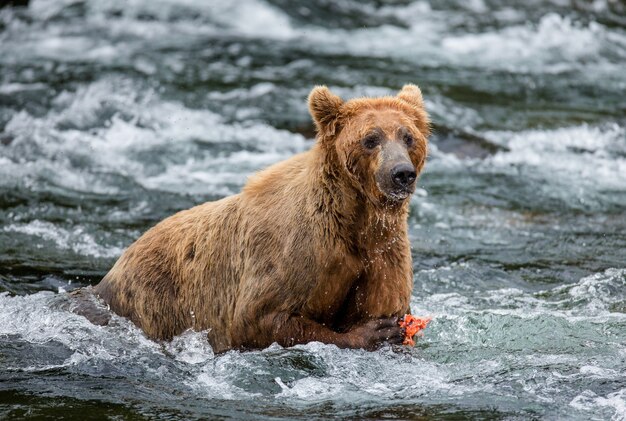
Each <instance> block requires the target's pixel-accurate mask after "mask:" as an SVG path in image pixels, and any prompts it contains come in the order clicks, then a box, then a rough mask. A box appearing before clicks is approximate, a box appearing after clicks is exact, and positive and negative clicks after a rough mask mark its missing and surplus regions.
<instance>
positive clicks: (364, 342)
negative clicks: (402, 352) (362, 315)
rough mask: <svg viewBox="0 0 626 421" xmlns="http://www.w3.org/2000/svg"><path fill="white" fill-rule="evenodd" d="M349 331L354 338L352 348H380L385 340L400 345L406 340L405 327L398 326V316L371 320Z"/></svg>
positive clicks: (370, 349) (369, 349)
mask: <svg viewBox="0 0 626 421" xmlns="http://www.w3.org/2000/svg"><path fill="white" fill-rule="evenodd" d="M348 333H349V335H350V337H351V339H352V348H362V349H366V350H368V351H372V350H375V349H377V348H380V346H381V345H382V344H384V343H385V342H387V343H390V344H398V345H400V344H402V341H403V340H404V329H403V328H401V327H400V326H398V318H397V317H387V318H381V319H374V320H370V321H368V322H366V323H364V324H362V325H359V326H356V327H355V328H353V329H351V330H350V331H349V332H348Z"/></svg>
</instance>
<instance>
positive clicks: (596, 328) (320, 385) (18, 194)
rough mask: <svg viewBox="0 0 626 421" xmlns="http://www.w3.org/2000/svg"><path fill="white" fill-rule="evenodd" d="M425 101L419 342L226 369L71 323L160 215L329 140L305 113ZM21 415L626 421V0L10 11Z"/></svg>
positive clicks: (196, 3)
mask: <svg viewBox="0 0 626 421" xmlns="http://www.w3.org/2000/svg"><path fill="white" fill-rule="evenodd" d="M407 82H413V83H418V84H419V85H420V86H421V87H422V89H423V92H424V95H425V98H426V102H427V107H428V109H429V111H430V113H431V115H432V119H433V122H434V125H435V134H434V135H433V137H432V142H431V154H430V159H429V162H428V164H427V168H426V171H425V173H424V174H423V176H422V177H421V179H420V181H419V189H418V192H417V193H416V195H415V197H413V199H412V202H411V215H410V235H411V238H412V244H413V257H414V274H415V289H414V292H413V299H412V303H411V306H412V309H413V312H414V313H416V314H430V315H433V316H434V318H435V319H434V321H433V322H432V324H431V327H429V328H428V330H427V331H426V335H425V337H424V338H423V339H422V340H421V341H420V342H419V344H418V345H417V346H416V347H415V348H413V349H406V348H404V349H401V350H392V349H390V348H384V349H382V350H380V351H378V352H374V353H368V352H362V351H353V350H339V349H337V348H335V347H334V346H325V345H321V344H316V343H313V344H309V345H306V346H299V347H296V348H292V349H281V348H279V347H274V348H270V349H267V350H264V351H260V352H249V353H239V352H231V353H227V354H226V355H223V356H220V357H215V356H214V355H213V353H212V351H211V349H210V347H209V346H208V345H207V343H206V341H205V340H204V334H203V333H187V334H185V335H182V336H181V337H179V338H176V339H175V340H174V341H173V342H172V343H169V344H158V343H155V342H152V341H149V340H147V339H146V338H145V337H144V336H143V335H142V333H141V332H140V331H139V330H138V329H136V328H135V327H134V326H133V325H132V324H130V323H128V322H127V321H125V320H123V319H115V320H114V322H113V323H112V325H111V326H108V327H97V326H93V325H91V324H90V323H89V322H87V321H86V320H85V319H83V318H81V317H80V316H76V315H73V314H71V313H69V312H67V311H65V310H63V308H62V307H63V304H64V302H65V301H66V297H65V295H64V294H63V291H69V290H71V289H74V288H76V287H80V286H86V285H89V284H94V283H96V282H98V281H99V279H100V278H101V277H102V276H103V275H104V273H106V271H107V270H108V269H109V268H110V266H111V265H112V264H113V262H114V261H115V259H116V258H117V257H118V256H119V255H120V253H121V252H122V250H123V249H124V248H125V247H126V246H127V245H129V244H130V243H131V242H132V241H133V240H134V239H135V238H137V237H138V236H139V235H140V234H141V233H142V232H143V231H145V230H146V229H147V228H148V227H150V226H151V225H153V224H155V223H156V222H157V221H159V220H161V219H162V218H164V217H166V216H168V215H170V214H172V213H174V212H176V211H178V210H180V209H184V208H188V207H190V206H192V205H194V204H197V203H200V202H203V201H206V200H213V199H216V198H220V197H223V196H225V195H229V194H233V193H236V192H238V191H239V189H240V188H241V186H242V185H243V184H244V183H245V181H246V178H247V176H248V175H249V174H250V173H252V172H253V171H255V170H257V169H259V168H263V167H265V166H267V165H269V164H271V163H274V162H276V161H279V160H281V159H284V158H287V157H289V156H291V155H293V154H294V153H296V152H299V151H302V150H306V149H307V148H309V147H310V145H311V142H312V140H311V137H312V125H311V123H310V119H309V116H308V115H307V111H306V104H305V100H306V96H307V94H308V92H309V90H310V89H311V88H312V87H313V86H314V85H315V84H321V83H324V84H327V85H329V86H330V87H331V88H332V89H333V90H335V91H336V92H337V93H339V94H341V95H342V96H344V97H346V98H348V97H354V96H361V95H382V94H390V93H394V92H395V91H396V90H397V89H399V88H400V87H401V86H402V85H403V84H404V83H407ZM0 291H1V293H0V418H6V419H19V418H33V417H49V418H60V417H65V418H72V419H85V418H102V417H109V418H112V419H156V418H168V419H191V418H205V419H222V418H236V419H302V418H306V419H328V418H335V419H345V418H358V419H450V420H459V419H524V420H525V419H567V420H590V419H602V420H604V419H612V420H624V419H626V6H625V5H624V3H623V2H619V1H601V0H598V1H594V2H586V1H573V0H572V1H568V0H559V1H556V0H555V1H552V2H549V1H527V2H515V1H503V0H501V1H498V0H474V1H452V0H449V1H448V0H446V1H438V2H435V1H433V2H430V3H429V2H425V1H424V2H416V3H410V2H408V1H403V0H393V1H391V0H390V1H383V0H378V1H375V0H369V1H356V0H340V1H321V0H318V1H313V2H310V1H287V0H271V1H263V0H242V1H238V2H228V1H215V0H213V1H201V0H185V1H174V0H158V1H150V0H132V1H121V0H120V1H96V0H93V1H72V0H49V1H32V2H31V5H30V7H29V8H28V9H0Z"/></svg>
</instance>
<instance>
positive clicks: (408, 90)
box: [398, 83, 424, 108]
mask: <svg viewBox="0 0 626 421" xmlns="http://www.w3.org/2000/svg"><path fill="white" fill-rule="evenodd" d="M398 98H400V99H401V100H403V101H406V102H408V103H409V104H411V105H413V106H414V107H418V108H423V107H424V99H423V98H422V91H421V90H420V88H418V87H417V85H413V84H412V83H409V84H408V85H404V86H403V87H402V89H401V90H400V92H398Z"/></svg>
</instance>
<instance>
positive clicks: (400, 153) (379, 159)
mask: <svg viewBox="0 0 626 421" xmlns="http://www.w3.org/2000/svg"><path fill="white" fill-rule="evenodd" d="M309 110H310V112H311V115H312V117H313V120H314V121H315V125H316V128H317V132H318V140H317V141H318V142H319V144H320V147H322V148H324V149H326V150H327V151H329V152H330V153H329V154H327V155H328V157H329V159H332V158H333V157H334V158H336V159H337V160H338V161H339V163H338V164H339V167H340V168H341V169H342V170H343V171H344V173H345V175H347V179H348V180H350V181H349V182H350V183H351V184H352V185H353V186H354V187H355V188H356V189H357V190H359V191H360V192H361V193H362V194H363V195H364V196H366V197H367V198H368V199H369V200H371V201H372V202H374V203H376V204H382V205H389V204H401V203H403V202H405V201H406V199H407V198H408V197H409V196H410V195H411V194H412V193H413V192H414V191H415V184H416V179H417V176H418V174H419V173H420V171H421V170H422V168H423V166H424V161H425V159H426V153H427V138H428V136H429V134H430V126H429V120H428V114H427V113H426V110H425V109H424V101H423V99H422V93H421V91H420V89H419V88H418V87H417V86H415V85H405V86H404V87H403V88H402V90H401V91H400V92H399V93H398V95H397V96H395V97H382V98H358V99H353V100H350V101H346V102H344V101H343V100H342V99H341V98H339V97H338V96H337V95H335V94H333V93H332V92H331V91H330V90H329V89H328V88H327V87H325V86H318V87H316V88H314V89H313V90H312V91H311V94H310V95H309Z"/></svg>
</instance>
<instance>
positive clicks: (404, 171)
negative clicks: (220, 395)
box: [391, 162, 417, 189]
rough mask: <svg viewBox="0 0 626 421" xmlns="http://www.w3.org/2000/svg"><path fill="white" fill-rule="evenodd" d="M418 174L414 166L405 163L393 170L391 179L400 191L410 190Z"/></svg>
mask: <svg viewBox="0 0 626 421" xmlns="http://www.w3.org/2000/svg"><path fill="white" fill-rule="evenodd" d="M416 178H417V173H416V172H415V168H414V167H413V165H411V164H409V163H408V162H403V163H401V164H398V165H396V166H395V167H393V169H392V170H391V179H392V180H393V184H394V185H395V186H396V187H397V188H400V189H408V188H409V187H411V185H412V184H413V183H414V182H415V179H416Z"/></svg>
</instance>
